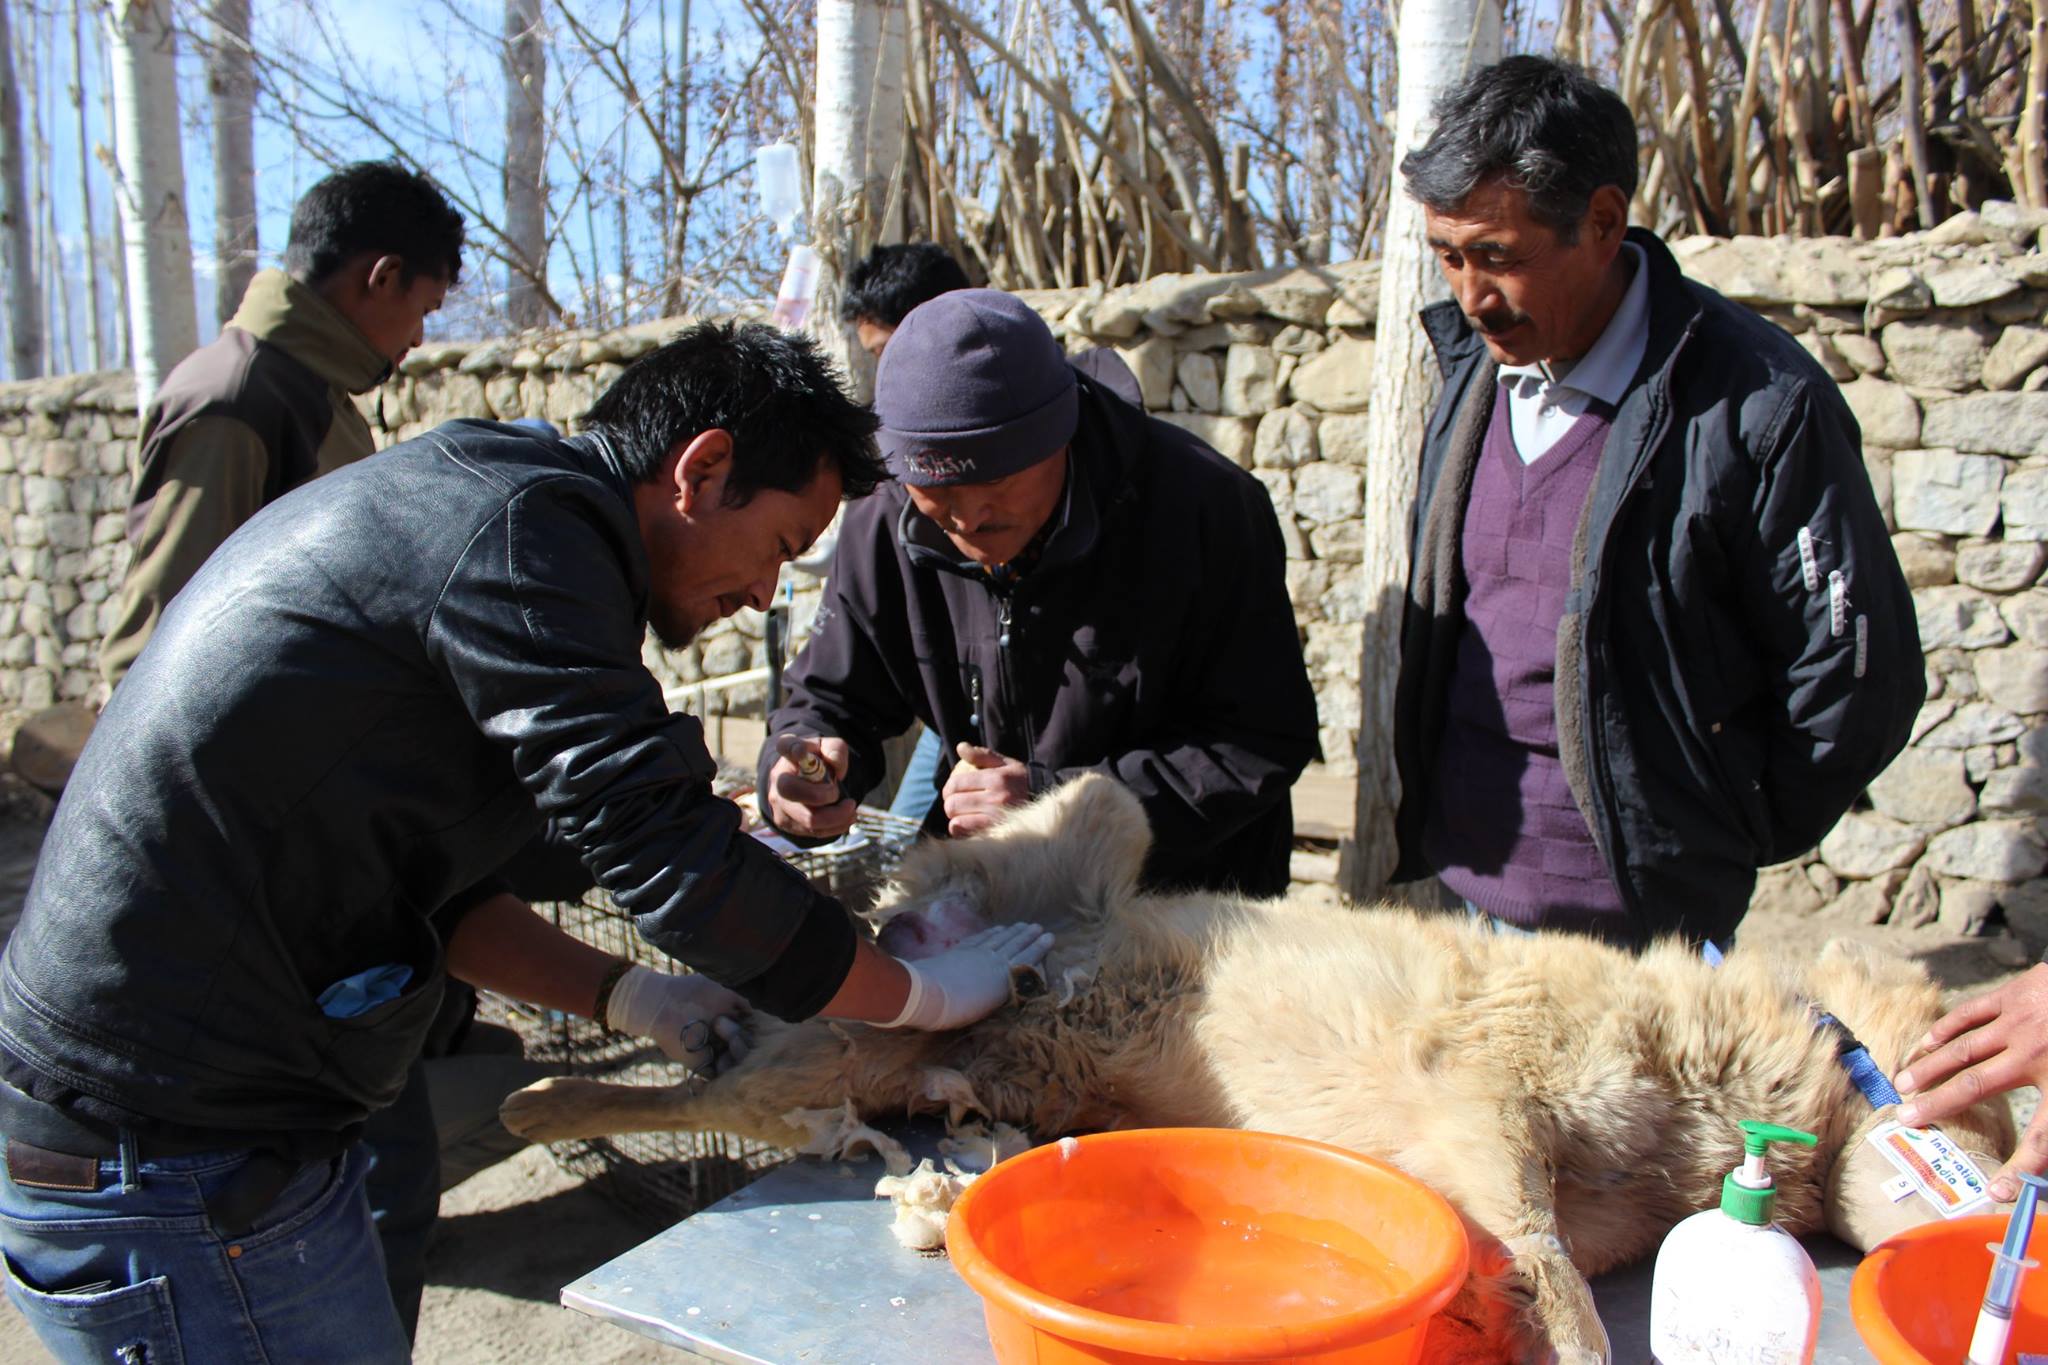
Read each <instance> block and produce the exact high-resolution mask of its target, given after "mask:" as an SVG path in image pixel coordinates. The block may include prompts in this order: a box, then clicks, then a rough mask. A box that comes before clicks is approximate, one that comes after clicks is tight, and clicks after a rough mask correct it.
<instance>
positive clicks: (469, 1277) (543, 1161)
mask: <svg viewBox="0 0 2048 1365" xmlns="http://www.w3.org/2000/svg"><path fill="white" fill-rule="evenodd" d="M41 837H42V827H41V825H40V824H39V823H36V822H34V821H31V820H24V819H13V820H4V819H0V937H4V935H5V934H6V932H7V931H9V930H11V929H12V928H13V925H14V921H15V919H16V918H17V916H18V915H19V913H20V905H21V899H22V896H23V894H24V893H25V892H26V891H27V889H28V879H29V875H30V873H31V872H32V871H33V868H34V863H35V855H36V849H37V847H38V846H39V844H40V841H41ZM1838 937H1848V938H1854V939H1858V940H1862V941H1865V942H1869V943H1873V944H1879V945H1882V946H1885V947H1887V948H1890V949H1891V950H1893V951H1896V952H1901V953H1904V954H1907V955H1909V956H1912V957H1914V958H1917V959H1918V960H1920V961H1921V962H1923V963H1925V964H1926V965H1927V967H1928V969H1929V970H1930V971H1932V972H1933V973H1934V974H1935V975H1936V977H1938V978H1939V979H1940V980H1941V982H1942V983H1943V984H1944V985H1945V986H1947V987H1948V988H1949V989H1950V991H1951V992H1952V993H1955V994H1958V995H1961V994H1975V993H1976V992H1978V991H1981V990H1984V989H1986V988H1988V987H1989V986H1991V985H1993V984H1995V983H1996V982H1999V981H2003V980H2005V979H2007V978H2008V977H2010V976H2012V975H2014V969H2013V967H2012V966H2010V965H2009V964H2008V963H2004V962H2000V961H1999V960H1998V959H1997V957H1996V956H1994V954H1993V952H1992V951H1991V950H1990V948H1989V947H1988V945H1987V943H1986V941H1984V940H1959V939H1956V938H1953V937H1950V936H1949V935H1947V934H1946V933H1944V932H1942V931H1941V930H1940V929H1939V928H1938V927H1937V926H1934V925H1929V926H1927V927H1926V928H1924V929H1919V930H1910V931H1908V930H1899V929H1894V928H1890V927H1887V926H1883V925H1869V924H1852V923H1848V922H1846V921H1843V920H1841V919H1839V918H1837V917H1831V916H1829V915H1827V914H1825V913H1821V914H1813V915H1796V914H1790V913H1783V912H1766V913H1759V914H1755V915H1752V916H1751V917H1750V918H1748V919H1747V920H1745V921H1744V922H1743V925H1742V940H1741V946H1742V949H1743V951H1745V952H1753V951H1758V950H1763V951H1768V952H1771V953H1773V954H1776V955H1779V956H1781V957H1783V958H1784V959H1785V960H1787V961H1792V960H1796V959H1798V958H1801V957H1809V956H1812V955H1814V954H1816V953H1818V952H1819V951H1820V948H1821V946H1822V945H1823V944H1825V943H1826V942H1827V941H1828V940H1829V939H1831V938H1838ZM2028 946H2029V947H2031V948H2032V949H2033V950H2035V951H2037V952H2038V951H2039V950H2040V948H2041V947H2042V945H2041V944H2030V945H2028ZM2034 1102H2035V1097H2034V1096H2033V1094H2032V1093H2031V1092H2028V1093H2027V1094H2026V1095H2024V1096H2016V1097H2015V1109H2016V1110H2018V1111H2019V1112H2020V1113H2022V1114H2028V1113H2031V1112H2032V1108H2033V1104H2034ZM658 1230H659V1229H658V1226H657V1225H650V1224H649V1223H647V1222H645V1221H642V1220H640V1219H636V1218H635V1217H633V1216H631V1215H629V1214H628V1213H627V1212H626V1211H625V1209H624V1208H623V1207H622V1206H621V1205H620V1204H619V1203H616V1202H613V1201H612V1200H611V1199H609V1198H607V1197H606V1195H605V1193H604V1192H603V1190H602V1189H601V1188H600V1187H599V1185H598V1184H597V1183H595V1182H590V1181H585V1180H582V1179H579V1178H577V1177H575V1176H572V1175H570V1174H568V1173H566V1172H564V1171H563V1170H562V1169H561V1168H560V1167H559V1166H557V1165H556V1164H555V1162H554V1161H553V1160H552V1158H551V1157H550V1156H549V1155H548V1153H547V1152H545V1151H544V1150H541V1149H539V1148H529V1149H527V1150H526V1151H525V1152H522V1153H520V1154H519V1155H518V1156H516V1157H513V1158H511V1159H510V1160H508V1161H504V1162H501V1163H500V1164H499V1165H497V1166H495V1167H492V1168H491V1169H489V1170H486V1171H483V1172H482V1173H480V1174H478V1175H476V1176H474V1177H472V1178H471V1179H470V1180H468V1181H466V1182H464V1183H463V1184H461V1185H458V1186H456V1187H455V1188H454V1189H453V1190H450V1191H449V1192H448V1193H447V1194H446V1195H444V1196H443V1197H442V1201H441V1223H440V1226H439V1228H438V1230H437V1232H436V1235H435V1240H434V1244H433V1249H432V1251H431V1253H430V1255H429V1259H428V1265H427V1274H428V1282H427V1293H426V1302H425V1304H424V1306H423V1307H422V1310H421V1314H420V1332H419V1341H418V1344H417V1349H416V1351H415V1357H414V1358H415V1359H416V1360H418V1361H420V1362H422V1363H423V1365H556V1363H557V1362H563V1361H576V1362H579V1363H581V1365H642V1363H643V1362H644V1363H645V1365H684V1363H685V1362H688V1361H692V1360H696V1359H698V1357H694V1356H691V1355H689V1354H688V1353H686V1352H683V1351H680V1350H677V1349H674V1348H670V1347H664V1346H659V1345H656V1344H654V1343H652V1342H649V1341H646V1340H644V1339H643V1338H640V1337H637V1336H634V1335H632V1334H630V1333H628V1332H626V1331H624V1330H622V1329H620V1328H617V1327H613V1326H611V1325H609V1324H606V1323H600V1322H596V1321H593V1320H591V1319H589V1318H585V1317H583V1316H581V1315H579V1314H576V1313H572V1312H570V1311H569V1310H567V1309H565V1308H562V1307H561V1306H560V1305H559V1304H558V1303H557V1301H556V1291H557V1290H558V1289H559V1288H560V1287H561V1286H562V1285H564V1284H567V1283H569V1282H570V1281H571V1280H574V1279H576V1278H578V1277H580V1276H581V1275H583V1274H585V1273H586V1272H588V1271H590V1270H591V1269H593V1268H595V1267H596V1266H598V1265H601V1264H603V1263H604V1262H605V1261H608V1260H610V1259H611V1258H612V1257H614V1256H617V1255H619V1254H620V1253H622V1252H625V1251H627V1250H629V1249H630V1248H632V1247H634V1246H636V1245H638V1244H639V1243H640V1242H642V1241H644V1240H646V1238H648V1237H649V1236H651V1235H652V1234H653V1233H654V1232H656V1231H658ZM48 1359H49V1357H48V1356H47V1355H46V1354H45V1353H44V1352H43V1350H42V1348H41V1346H40V1345H39V1344H38V1343H37V1341H36V1339H35V1338H34V1336H33V1335H32V1334H31V1333H30V1332H29V1330H28V1327H27V1324H26V1323H25V1322H23V1320H22V1319H21V1317H20V1315H19V1314H17V1313H16V1312H15V1311H14V1309H13V1307H12V1306H11V1305H9V1306H6V1307H0V1361H8V1362H22V1363H23V1365H29V1363H30V1362H38V1361H45V1360H48Z"/></svg>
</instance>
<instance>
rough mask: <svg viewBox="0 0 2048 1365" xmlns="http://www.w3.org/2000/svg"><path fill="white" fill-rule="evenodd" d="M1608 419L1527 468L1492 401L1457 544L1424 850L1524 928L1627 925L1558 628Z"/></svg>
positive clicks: (1448, 878) (1576, 431) (1591, 415)
mask: <svg viewBox="0 0 2048 1365" xmlns="http://www.w3.org/2000/svg"><path fill="white" fill-rule="evenodd" d="M1612 419H1613V410H1612V409H1611V408H1609V407H1608V406H1607V405H1605V404H1603V403H1598V402H1596V403H1594V404H1593V406H1592V407H1591V408H1590V409H1589V410H1588V411H1587V412H1586V414H1585V415H1584V416H1583V417H1581V418H1579V420H1578V421H1577V423H1575V424H1574V425H1573V426H1572V428H1571V429H1570V430H1569V431H1567V432H1566V433H1565V434H1564V435H1563V436H1562V437H1560V438H1559V439H1558V442H1557V444H1556V445H1555V446H1553V447H1551V449H1550V450H1549V451H1547V452H1545V453H1544V454H1543V455H1542V456H1541V457H1540V458H1538V459H1537V460H1536V461H1535V463H1533V464H1526V465H1525V464H1524V463H1523V462H1522V458H1521V456H1520V455H1519V454H1517V453H1516V451H1515V446H1514V436H1513V434H1512V431H1511V429H1510V427H1509V423H1508V402H1507V391H1506V389H1504V388H1503V389H1501V390H1500V391H1499V392H1498V393H1497V394H1496V396H1495V398H1494V406H1493V420H1492V423H1491V425H1490V426H1489V427H1488V428H1487V432H1486V446H1485V449H1484V450H1483V451H1482V452H1481V453H1480V456H1479V462H1478V467H1477V468H1476V469H1475V470H1474V471H1473V474H1472V494H1471V497H1470V499H1469V500H1468V501H1467V503H1466V506H1465V526H1464V532H1463V539H1462V543H1461V546H1460V554H1461V558H1462V566H1463V569H1464V577H1465V583H1466V596H1465V626H1464V630H1463V632H1462V633H1461V635H1460V637H1459V640H1458V656H1457V664H1456V667H1455V670H1454V672H1453V675H1452V678H1451V697H1450V707H1449V712H1448V715H1447V717H1446V719H1445V722H1444V737H1443V744H1442V746H1441V748H1440V750H1439V752H1438V757H1437V774H1436V782H1435V791H1436V798H1435V801H1434V805H1433V809H1432V810H1431V811H1430V818H1429V825H1428V828H1427V830H1426V831H1425V833H1424V835H1423V848H1424V851H1425V853H1426V854H1427V856H1428V858H1429V860H1430V862H1431V863H1432V864H1433V865H1434V866H1435V867H1436V868H1437V870H1438V874H1439V875H1440V876H1441V877H1442V878H1443V881H1444V884H1445V885H1446V886H1448V887H1450V888H1451V890H1453V891H1455V892H1456V893H1457V894H1458V895H1460V896H1463V897H1464V898H1465V899H1466V900H1468V901H1471V902H1472V903H1473V904H1474V905H1476V906H1478V907H1479V908H1480V909H1482V910H1485V911H1487V912H1488V913H1489V914H1492V915H1496V916H1498V917H1499V918H1501V919H1504V920H1509V921H1512V922H1514V923H1516V924H1523V925H1529V926H1537V925H1543V926H1551V927H1573V928H1581V929H1591V930H1593V931H1594V932H1596V933H1597V932H1599V930H1600V928H1601V927H1602V921H1606V922H1607V923H1609V924H1612V923H1615V922H1616V921H1615V920H1614V919H1613V918H1612V917H1618V916H1620V915H1622V914H1623V913H1624V911H1623V907H1622V904H1621V897H1620V894H1619V892H1617V891H1616V890H1615V887H1614V881H1613V879H1612V878H1611V877H1609V876H1608V874H1607V868H1606V865H1605V864H1604V863H1603V862H1602V861H1601V858H1600V852H1599V850H1598V849H1597V848H1596V847H1595V846H1594V844H1593V836H1592V834H1591V832H1590V831H1589V830H1588V829H1587V828H1586V819H1585V817H1584V816H1583V815H1582V814H1580V812H1579V807H1578V803H1577V802H1575V801H1573V800H1572V793H1571V788H1570V786H1569V785H1568V784H1567V782H1566V781H1565V774H1564V767H1563V765H1562V764H1561V763H1560V762H1559V761H1558V755H1557V706H1556V701H1555V698H1554V696H1553V693H1552V687H1551V682H1552V678H1553V675H1554V674H1555V673H1556V670H1557V623H1558V619H1559V618H1560V617H1561V616H1563V614H1564V605H1565V596H1566V594H1567V593H1568V592H1569V591H1570V589H1571V572H1572V540H1573V538H1574V536H1575V535H1576V533H1577V531H1578V525H1579V518H1580V515H1581V514H1582V512H1583V511H1584V509H1585V506H1586V495H1587V493H1588V492H1589V491H1590V490H1591V488H1592V486H1593V476H1594V474H1595V473H1597V472H1598V470H1599V467H1600V452H1601V449H1602V448H1603V447H1604V446H1605V445H1606V443H1607V432H1608V428H1609V426H1610V425H1611V424H1612Z"/></svg>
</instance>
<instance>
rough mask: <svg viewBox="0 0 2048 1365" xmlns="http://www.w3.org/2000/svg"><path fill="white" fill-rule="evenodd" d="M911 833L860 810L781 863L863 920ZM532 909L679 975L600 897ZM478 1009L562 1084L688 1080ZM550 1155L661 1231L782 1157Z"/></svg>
mask: <svg viewBox="0 0 2048 1365" xmlns="http://www.w3.org/2000/svg"><path fill="white" fill-rule="evenodd" d="M732 785H733V786H734V787H735V788H736V785H737V784H732ZM719 786H720V787H721V788H722V789H723V788H727V787H728V784H727V783H723V782H722V783H720V784H719ZM720 794H721V795H734V794H737V791H736V790H721V793H720ZM917 832H918V826H917V824H916V822H914V821H910V820H905V819H903V818H902V817H900V816H896V815H891V814H889V813H888V812H886V811H880V810H872V809H869V808H868V807H865V806H863V807H861V808H860V811H859V813H858V815H857V817H856V820H855V824H854V828H853V829H852V830H851V831H849V833H848V834H847V836H846V837H845V838H843V839H841V840H839V841H837V842H835V843H833V844H828V845H826V846H824V847H821V848H814V849H803V850H798V851H796V852H794V853H791V854H788V855H786V856H787V861H788V862H789V863H790V865H791V866H793V867H795V868H796V869H797V870H798V871H799V872H802V873H803V874H804V875H805V876H806V877H808V878H809V879H810V881H811V884H812V885H814V886H816V887H817V888H818V889H819V890H820V891H823V892H825V893H826V894H827V895H830V896H833V897H835V898H837V899H838V900H839V901H841V902H842V903H843V904H845V905H847V906H848V907H849V908H851V909H855V910H862V909H866V908H867V907H868V906H870V905H871V904H872V903H873V901H874V898H875V896H876V894H877V893H878V892H879V891H880V889H881V886H882V883H883V881H884V880H885V879H886V878H887V877H888V875H889V873H890V871H891V870H892V869H894V867H895V865H896V863H897V861H898V860H899V859H900V858H901V857H902V856H903V852H904V850H905V849H907V848H908V847H909V846H910V844H911V842H912V841H913V840H915V839H916V837H917ZM535 908H536V909H538V910H540V911H541V912H542V913H544V914H547V915H549V916H550V917H551V918H552V919H553V920H554V922H555V923H556V924H557V925H558V926H559V927H560V928H562V929H563V930H564V931H565V932H567V933H569V934H571V935H573V936H575V937H576V938H578V939H581V940H582V941H583V942H585V943H588V944H590V945H591V946H593V947H596V948H599V949H602V950H603V951H605V952H607V953H612V954H614V955H616V956H618V957H623V958H626V959H628V960H630V961H633V962H637V963H641V964H643V965H645V966H648V967H653V968H655V969H657V970H662V971H687V970H688V968H686V967H684V966H683V965H682V964H681V963H679V962H676V961H675V960H674V959H672V958H670V957H668V956H667V955H666V954H664V953H663V952H661V950H660V949H658V948H655V947H653V946H652V945H650V944H648V943H647V942H645V941H644V940H642V939H641V937H640V935H639V934H638V933H637V932H635V930H634V928H633V921H632V919H631V917H630V916H628V915H627V914H626V913H625V912H624V911H623V910H621V909H619V907H618V906H617V905H616V904H614V903H613V901H612V899H611V897H610V896H609V895H607V894H606V893H605V892H604V891H603V890H602V889H598V890H593V891H591V892H590V893H589V894H587V895H586V896H585V897H584V898H583V899H582V900H580V901H568V902H560V903H556V904H549V905H538V906H536V907H535ZM485 1008H486V1011H487V1013H489V1014H491V1015H493V1016H495V1017H496V1018H498V1019H499V1020H501V1021H502V1022H504V1023H506V1024H508V1025H510V1026H511V1027H512V1028H514V1029H516V1030H517V1031H518V1033H519V1035H520V1037H521V1038H522V1039H523V1040H524V1042H525V1044H526V1055H527V1056H528V1057H530V1058H532V1059H533V1060H535V1061H538V1062H544V1063H549V1064H552V1065H555V1066H558V1067H560V1068H561V1069H562V1071H563V1072H564V1073H565V1074H568V1075H572V1076H590V1077H593V1078H597V1079H602V1080H606V1081H612V1082H616V1083H619V1084H623V1085H674V1084H676V1083H677V1082H678V1081H681V1080H682V1079H683V1078H684V1077H685V1075H686V1074H687V1073H685V1072H684V1071H683V1069H682V1068H681V1067H680V1066H678V1065H677V1064H676V1063H674V1062H671V1061H670V1060H669V1059H668V1058H667V1057H665V1056H663V1055H662V1053H661V1051H660V1049H658V1048H657V1047H655V1046H654V1045H653V1044H652V1043H650V1042H648V1041H647V1040H646V1039H644V1038H629V1037H623V1036H620V1035H617V1034H610V1035H608V1034H606V1033H605V1032H604V1030H602V1029H600V1028H599V1027H598V1026H597V1025H596V1024H595V1023H593V1022H591V1021H590V1020H588V1019H584V1018H581V1017H579V1016H576V1015H569V1014H562V1013H560V1012H558V1011H554V1010H542V1009H538V1008H536V1007H534V1006H531V1005H528V1004H525V1003H523V1002H521V1001H516V1000H511V999H507V998H505V997H502V996H490V997H488V999H487V1001H486V1005H485ZM549 1151H550V1152H551V1154H552V1155H553V1156H554V1158H555V1160H556V1162H557V1163H558V1164H560V1165H561V1166H562V1167H563V1169H565V1170H567V1171H569V1172H570V1173H571V1174H574V1175H577V1176H580V1177H583V1178H585V1179H593V1180H596V1181H597V1183H598V1184H599V1186H600V1188H602V1189H604V1190H605V1191H606V1192H607V1193H608V1194H609V1195H610V1196H611V1197H612V1198H613V1199H615V1200H616V1201H617V1202H619V1203H620V1204H622V1205H623V1206H625V1207H626V1208H627V1209H629V1210H631V1211H632V1212H634V1213H635V1214H637V1215H642V1216H644V1217H645V1218H646V1219H647V1220H648V1221H650V1222H653V1221H656V1220H658V1221H660V1222H661V1223H664V1224H665V1223H671V1222H674V1221H675V1220H676V1219H678V1218H682V1217H686V1216H687V1215H689V1214H692V1213H695V1212H696V1211H697V1210H698V1209H701V1208H704V1207H705V1206H707V1205H709V1204H714V1203H716V1202H717V1201H718V1200H720V1199H723V1198H725V1197H726V1196H727V1195H729V1194H732V1193H733V1192H734V1191H736V1190H738V1189H740V1188H741V1187H742V1186H744V1185H746V1184H747V1183H748V1182H750V1181H752V1180H753V1179H754V1178H755V1177H756V1176H758V1175H760V1174H762V1173H763V1172H765V1171H767V1170H768V1169H770V1168H771V1167H773V1166H776V1165H779V1164H780V1163H782V1162H783V1161H786V1160H788V1159H789V1157H790V1155H791V1154H790V1153H788V1152H786V1151H783V1150H781V1149H779V1148H774V1147H769V1146H766V1145H765V1144H762V1143H759V1142H754V1141H751V1140H749V1139H746V1138H741V1137H738V1136H736V1135H734V1134H730V1133H621V1134H618V1135H616V1136H613V1137H605V1138H596V1139H591V1140H585V1141H576V1142H558V1143H553V1144H550V1147H549Z"/></svg>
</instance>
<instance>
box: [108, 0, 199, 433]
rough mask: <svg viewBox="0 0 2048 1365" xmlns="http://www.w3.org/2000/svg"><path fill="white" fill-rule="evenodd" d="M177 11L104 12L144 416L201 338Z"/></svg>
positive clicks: (133, 2) (132, 2) (117, 2)
mask: <svg viewBox="0 0 2048 1365" xmlns="http://www.w3.org/2000/svg"><path fill="white" fill-rule="evenodd" d="M170 10H171V7H170V3H169V0H102V4H101V9H100V15H101V18H102V20H103V21H104V22H105V24H106V29H107V48H108V51H109V52H110V53H111V54H112V57H113V68H114V70H113V95H114V160H115V166H116V173H115V175H116V183H115V187H114V188H115V199H116V201H117V202H118V203H119V205H120V210H121V238H122V243H123V246H124V248H125V252H126V257H127V262H128V322H129V337H130V340H131V343H132V345H133V347H134V352H135V398H136V407H137V410H138V411H140V410H146V409H147V408H148V407H149V404H150V400H151V399H153V398H154V397H155V396H156V386H157V383H158V381H159V380H160V379H162V377H163V374H164V372H165V371H166V370H168V369H170V368H171V366H173V365H175V364H177V363H178V362H179V361H180V360H182V359H184V358H185V356H186V355H188V354H189V353H190V352H191V351H192V349H193V348H194V347H195V346H197V345H198V339H199V328H198V322H197V318H196V313H195V310H194V305H193V300H192V234H191V231H190V229H189V228H188V227H187V225H186V221H185V160H184V153H183V151H182V149H181V148H180V146H179V143H178V129H179V122H178V69H177V54H178V44H177V36H176V33H175V31H174V30H173V29H172V27H171V13H170Z"/></svg>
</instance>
